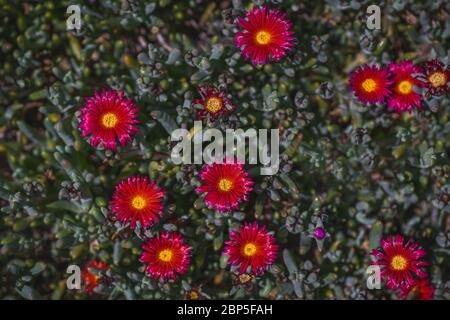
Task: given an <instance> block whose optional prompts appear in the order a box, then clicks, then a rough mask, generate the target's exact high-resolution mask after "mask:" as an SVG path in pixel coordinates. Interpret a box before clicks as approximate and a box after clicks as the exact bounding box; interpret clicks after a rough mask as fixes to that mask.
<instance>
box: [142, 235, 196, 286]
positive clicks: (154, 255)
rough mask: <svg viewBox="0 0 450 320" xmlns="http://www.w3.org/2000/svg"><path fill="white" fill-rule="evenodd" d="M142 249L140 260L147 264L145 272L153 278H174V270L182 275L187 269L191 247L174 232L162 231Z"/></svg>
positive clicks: (163, 279) (165, 279)
mask: <svg viewBox="0 0 450 320" xmlns="http://www.w3.org/2000/svg"><path fill="white" fill-rule="evenodd" d="M142 249H143V252H142V255H141V257H140V261H141V262H143V263H145V264H147V265H146V267H145V272H146V273H147V274H149V275H150V276H151V277H152V278H153V279H154V280H157V279H161V280H162V281H163V282H165V281H167V280H168V279H173V280H175V279H176V276H175V272H176V273H178V274H179V275H183V274H185V273H186V272H187V271H188V269H189V264H190V263H191V255H192V254H191V250H192V248H191V247H190V246H189V245H187V244H185V243H184V238H183V237H182V236H181V235H180V234H178V233H176V232H173V233H169V232H164V233H163V234H161V235H160V236H159V237H154V238H150V239H148V240H147V241H146V242H145V243H144V245H143V246H142Z"/></svg>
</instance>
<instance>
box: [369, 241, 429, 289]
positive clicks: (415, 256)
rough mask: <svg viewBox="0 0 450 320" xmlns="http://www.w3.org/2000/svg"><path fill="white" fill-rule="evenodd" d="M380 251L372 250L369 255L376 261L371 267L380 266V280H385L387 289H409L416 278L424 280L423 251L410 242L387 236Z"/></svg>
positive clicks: (424, 264)
mask: <svg viewBox="0 0 450 320" xmlns="http://www.w3.org/2000/svg"><path fill="white" fill-rule="evenodd" d="M381 247H382V248H381V250H379V249H374V250H372V252H371V255H372V256H374V257H375V258H377V259H376V261H373V262H372V265H377V266H380V268H381V270H380V271H381V278H382V279H386V286H387V287H388V288H389V289H398V288H408V287H411V286H412V285H413V284H414V282H415V280H416V279H417V278H419V279H423V278H426V276H427V274H426V273H425V271H424V269H423V268H424V266H427V265H428V263H427V262H425V261H423V260H422V258H423V257H424V256H425V250H424V249H422V248H421V247H419V245H418V244H417V243H414V242H412V241H411V240H408V241H406V243H405V241H404V238H403V236H402V235H399V234H397V235H394V237H392V235H389V236H388V237H387V239H382V240H381Z"/></svg>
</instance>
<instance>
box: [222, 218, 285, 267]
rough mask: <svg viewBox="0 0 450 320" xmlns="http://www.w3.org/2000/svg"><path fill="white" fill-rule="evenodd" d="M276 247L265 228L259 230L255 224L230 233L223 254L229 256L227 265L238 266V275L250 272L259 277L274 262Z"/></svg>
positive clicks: (272, 237) (246, 225)
mask: <svg viewBox="0 0 450 320" xmlns="http://www.w3.org/2000/svg"><path fill="white" fill-rule="evenodd" d="M277 252H278V246H277V245H276V244H275V238H274V236H273V235H272V234H269V233H268V232H267V230H266V227H265V226H263V227H262V228H259V227H258V225H257V224H256V223H251V224H247V223H245V224H244V227H241V228H240V229H239V231H238V232H236V231H232V232H231V233H230V241H227V242H225V249H224V254H227V255H229V256H230V258H229V259H228V262H227V263H228V264H231V265H232V266H239V273H240V274H243V273H246V272H248V271H247V269H248V268H249V267H250V270H251V272H252V273H253V274H255V275H261V274H263V273H264V270H265V269H266V268H267V267H268V266H270V265H271V264H273V263H274V262H275V260H276V256H277Z"/></svg>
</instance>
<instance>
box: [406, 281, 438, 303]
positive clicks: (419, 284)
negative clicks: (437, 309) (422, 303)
mask: <svg viewBox="0 0 450 320" xmlns="http://www.w3.org/2000/svg"><path fill="white" fill-rule="evenodd" d="M434 290H435V289H434V287H432V286H431V285H430V283H429V281H428V279H427V280H418V281H415V282H414V284H413V285H412V286H411V287H408V288H401V291H400V294H399V297H400V298H403V299H405V300H433V296H434Z"/></svg>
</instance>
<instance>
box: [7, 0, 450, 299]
mask: <svg viewBox="0 0 450 320" xmlns="http://www.w3.org/2000/svg"><path fill="white" fill-rule="evenodd" d="M264 2H265V1H262V0H259V1H254V3H256V4H262V3H264ZM389 3H390V5H386V2H385V1H381V2H380V6H381V7H382V30H380V31H370V30H368V29H366V27H365V19H366V14H365V8H366V6H367V1H362V2H361V3H360V2H357V1H322V2H317V3H316V4H315V5H314V6H313V5H311V4H310V2H307V1H305V2H299V1H294V0H285V1H270V2H269V3H268V4H269V5H270V6H273V7H277V8H279V9H280V10H282V11H284V12H286V13H287V17H288V18H289V19H290V20H291V21H292V22H293V23H294V31H295V34H296V38H297V40H298V43H297V45H296V47H295V50H294V51H293V52H292V53H291V54H290V55H289V56H288V57H286V58H285V59H283V60H282V61H281V62H280V63H276V64H270V65H265V66H259V67H254V66H252V65H251V64H249V63H247V62H244V60H243V59H242V57H241V56H240V53H239V52H238V50H237V49H236V48H235V47H234V45H233V34H234V31H235V26H234V24H233V21H234V19H235V18H236V17H238V16H243V15H244V10H245V9H246V8H249V7H250V6H251V3H250V1H240V0H237V1H235V0H233V1H231V0H226V1H206V0H186V1H173V0H172V1H171V0H159V1H154V2H151V1H113V0H106V1H85V3H84V4H83V5H82V29H81V31H80V32H72V31H67V30H66V19H67V17H68V14H66V9H67V7H68V6H69V5H71V4H74V3H73V1H8V0H0V4H1V6H0V8H1V10H0V16H1V21H2V23H1V24H0V34H1V38H0V39H1V40H0V43H1V45H0V47H1V51H2V52H1V60H2V63H1V65H2V67H1V69H0V83H1V90H0V102H1V104H0V105H1V110H0V111H1V112H0V166H1V168H2V170H1V172H0V205H1V210H0V253H1V254H0V297H3V298H23V299H39V298H43V299H62V298H64V299H80V298H90V297H91V298H92V297H95V298H111V299H161V298H173V299H179V298H183V297H185V295H186V294H187V293H189V292H190V291H191V290H194V289H195V290H199V292H200V293H201V297H204V298H209V297H210V298H273V299H295V298H301V299H303V298H307V299H312V298H315V299H357V298H361V299H373V298H394V297H395V294H394V293H393V292H391V291H386V290H375V291H370V290H368V289H367V287H366V279H365V270H366V268H367V266H368V265H369V262H370V259H369V255H368V254H369V251H370V249H372V248H374V247H377V246H378V244H379V240H380V238H381V237H382V236H385V235H388V234H394V233H397V232H398V233H403V234H405V235H406V236H408V237H412V238H414V239H415V240H417V241H419V242H420V244H421V245H422V246H423V247H424V248H425V249H426V251H427V261H428V262H429V264H430V266H429V270H428V271H429V273H430V276H431V281H432V283H433V285H434V286H435V287H436V288H437V291H436V298H439V299H448V298H449V294H448V292H449V291H448V290H449V284H450V282H449V274H450V272H449V268H448V266H449V237H450V233H449V227H450V224H449V222H450V220H449V212H450V204H449V201H450V165H449V155H450V126H449V116H450V108H449V99H448V96H447V97H441V98H434V99H431V100H428V101H426V103H425V107H424V110H422V111H414V112H413V113H412V114H408V113H404V114H400V115H399V114H395V113H392V112H389V111H387V109H386V107H385V106H377V107H376V106H373V107H363V106H361V105H360V104H359V103H357V102H356V101H355V100H354V98H353V97H352V95H351V94H350V92H349V90H348V86H347V79H348V73H349V72H350V71H351V70H353V69H354V68H355V67H356V66H358V65H360V64H363V63H368V62H378V63H381V64H386V63H389V62H391V61H400V60H403V59H406V58H410V59H414V61H415V62H418V63H421V62H423V61H425V60H428V59H431V58H434V57H436V58H439V59H441V60H442V61H446V60H445V59H446V57H448V52H449V51H448V50H449V47H448V45H449V43H450V42H449V36H450V28H449V26H450V25H449V19H448V11H449V5H448V3H446V2H445V1H436V0H429V1H420V2H419V1H413V0H409V1H394V2H393V4H391V3H392V2H391V1H390V2H389ZM447 63H448V61H447ZM205 83H206V84H214V85H216V86H221V87H222V88H226V90H227V91H228V93H230V94H231V95H232V98H233V102H234V104H235V105H236V106H237V109H236V111H235V112H234V113H233V114H232V115H231V116H230V118H229V119H228V120H224V121H219V122H218V123H215V124H209V125H210V126H217V127H218V128H221V129H223V128H225V127H227V126H239V127H241V128H243V129H246V128H279V129H280V142H281V146H280V148H281V149H280V151H281V153H282V156H281V157H282V164H281V166H280V172H279V173H278V174H277V175H274V176H260V175H259V174H258V172H259V170H256V169H257V168H256V167H255V166H247V167H248V169H249V172H250V174H251V176H252V178H253V179H254V180H255V182H256V187H255V190H254V192H253V193H252V194H251V197H250V200H249V202H248V203H246V204H245V205H242V206H241V210H242V211H240V212H233V213H231V214H228V215H223V214H220V213H216V212H214V211H212V210H210V209H207V208H206V207H205V206H204V204H203V201H202V200H201V199H200V198H199V196H198V195H197V194H196V193H195V192H194V188H195V187H196V186H197V185H198V184H199V181H198V170H199V169H200V166H196V165H192V166H178V165H174V164H173V163H171V161H170V151H171V149H170V147H171V146H170V135H169V133H170V132H171V131H172V130H173V129H174V128H176V127H180V126H181V125H182V124H183V125H184V126H186V127H187V128H191V127H192V126H193V121H194V118H195V112H196V111H195V110H194V109H193V108H191V103H192V101H193V100H194V99H195V98H197V97H198V93H197V91H196V88H195V86H196V85H201V84H205ZM107 87H110V88H113V89H117V90H121V91H124V92H125V94H126V95H127V97H129V98H133V99H134V100H135V101H136V102H137V105H138V107H139V108H140V110H141V112H140V115H139V119H140V120H141V122H142V124H141V125H140V132H139V134H138V135H137V136H136V137H135V139H134V141H133V143H132V144H130V145H129V146H127V147H123V148H120V149H119V151H118V152H117V153H113V152H110V151H104V150H95V149H94V148H92V147H91V146H90V145H89V144H88V143H87V142H86V139H82V138H80V132H79V130H78V128H77V126H78V120H77V112H78V110H79V108H80V106H82V105H83V103H84V97H88V96H92V95H93V93H94V90H100V89H101V88H107ZM133 174H143V175H148V176H149V177H150V178H151V179H152V180H156V181H158V184H159V185H160V186H161V187H163V188H165V189H166V190H167V192H168V196H167V199H166V200H165V203H164V206H165V207H164V211H165V212H166V215H165V216H164V217H163V218H162V219H161V221H160V222H159V223H158V224H156V225H155V226H154V227H152V228H151V229H150V230H148V231H147V232H145V233H144V232H140V231H137V232H132V231H130V230H129V229H128V228H123V227H122V226H120V225H119V224H118V223H117V222H114V221H113V219H111V217H110V215H109V210H110V208H109V205H108V202H109V199H110V197H111V194H112V192H113V187H114V185H115V184H117V183H118V181H119V180H120V179H122V178H125V177H127V176H130V175H133ZM253 220H256V221H257V222H258V223H259V224H260V225H263V224H264V225H266V226H267V228H268V229H269V230H271V231H273V232H274V233H275V236H276V239H277V243H278V244H279V245H280V252H279V255H278V260H277V262H276V264H275V265H274V266H273V267H272V268H270V270H268V271H267V272H266V273H265V275H264V276H262V277H258V278H256V279H254V280H253V282H252V286H240V285H236V282H235V281H234V279H233V275H232V274H231V273H230V271H229V267H227V266H226V260H225V259H226V258H225V257H223V256H221V252H222V250H223V246H224V241H226V240H227V239H228V234H229V231H230V230H231V229H235V228H236V227H238V226H239V225H241V224H242V223H243V221H253ZM322 223H323V226H324V228H325V229H326V230H327V232H328V237H327V238H325V239H324V240H323V242H320V243H319V242H318V241H315V240H314V239H313V238H312V237H311V233H312V230H314V228H315V227H316V226H317V225H318V224H322ZM163 229H165V230H178V231H179V232H181V233H182V234H183V235H184V236H185V238H186V241H187V242H188V243H189V244H190V245H191V246H192V247H193V252H194V254H193V262H192V265H191V268H190V270H189V272H188V273H187V274H186V275H185V276H184V277H182V279H178V280H177V281H176V282H174V283H169V284H161V283H156V282H154V281H152V280H151V279H150V278H149V277H148V276H145V275H144V272H143V265H142V264H141V263H140V262H139V261H138V258H139V255H140V252H141V245H142V242H143V239H144V238H145V237H147V236H151V235H154V234H156V233H157V232H158V231H161V230H163ZM320 248H321V250H319V249H320ZM93 259H95V260H101V261H105V262H106V263H107V264H108V265H109V266H110V267H111V270H109V271H108V274H106V275H104V277H105V278H110V279H111V281H109V282H105V283H103V284H102V285H101V286H99V287H98V288H96V290H95V291H96V293H95V294H94V295H93V296H88V295H86V293H85V292H84V291H83V290H78V291H77V290H68V289H67V288H66V279H67V277H68V274H67V273H66V268H67V267H68V266H69V265H71V264H76V265H79V266H80V267H83V266H85V265H86V263H88V262H89V261H91V260H93Z"/></svg>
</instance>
